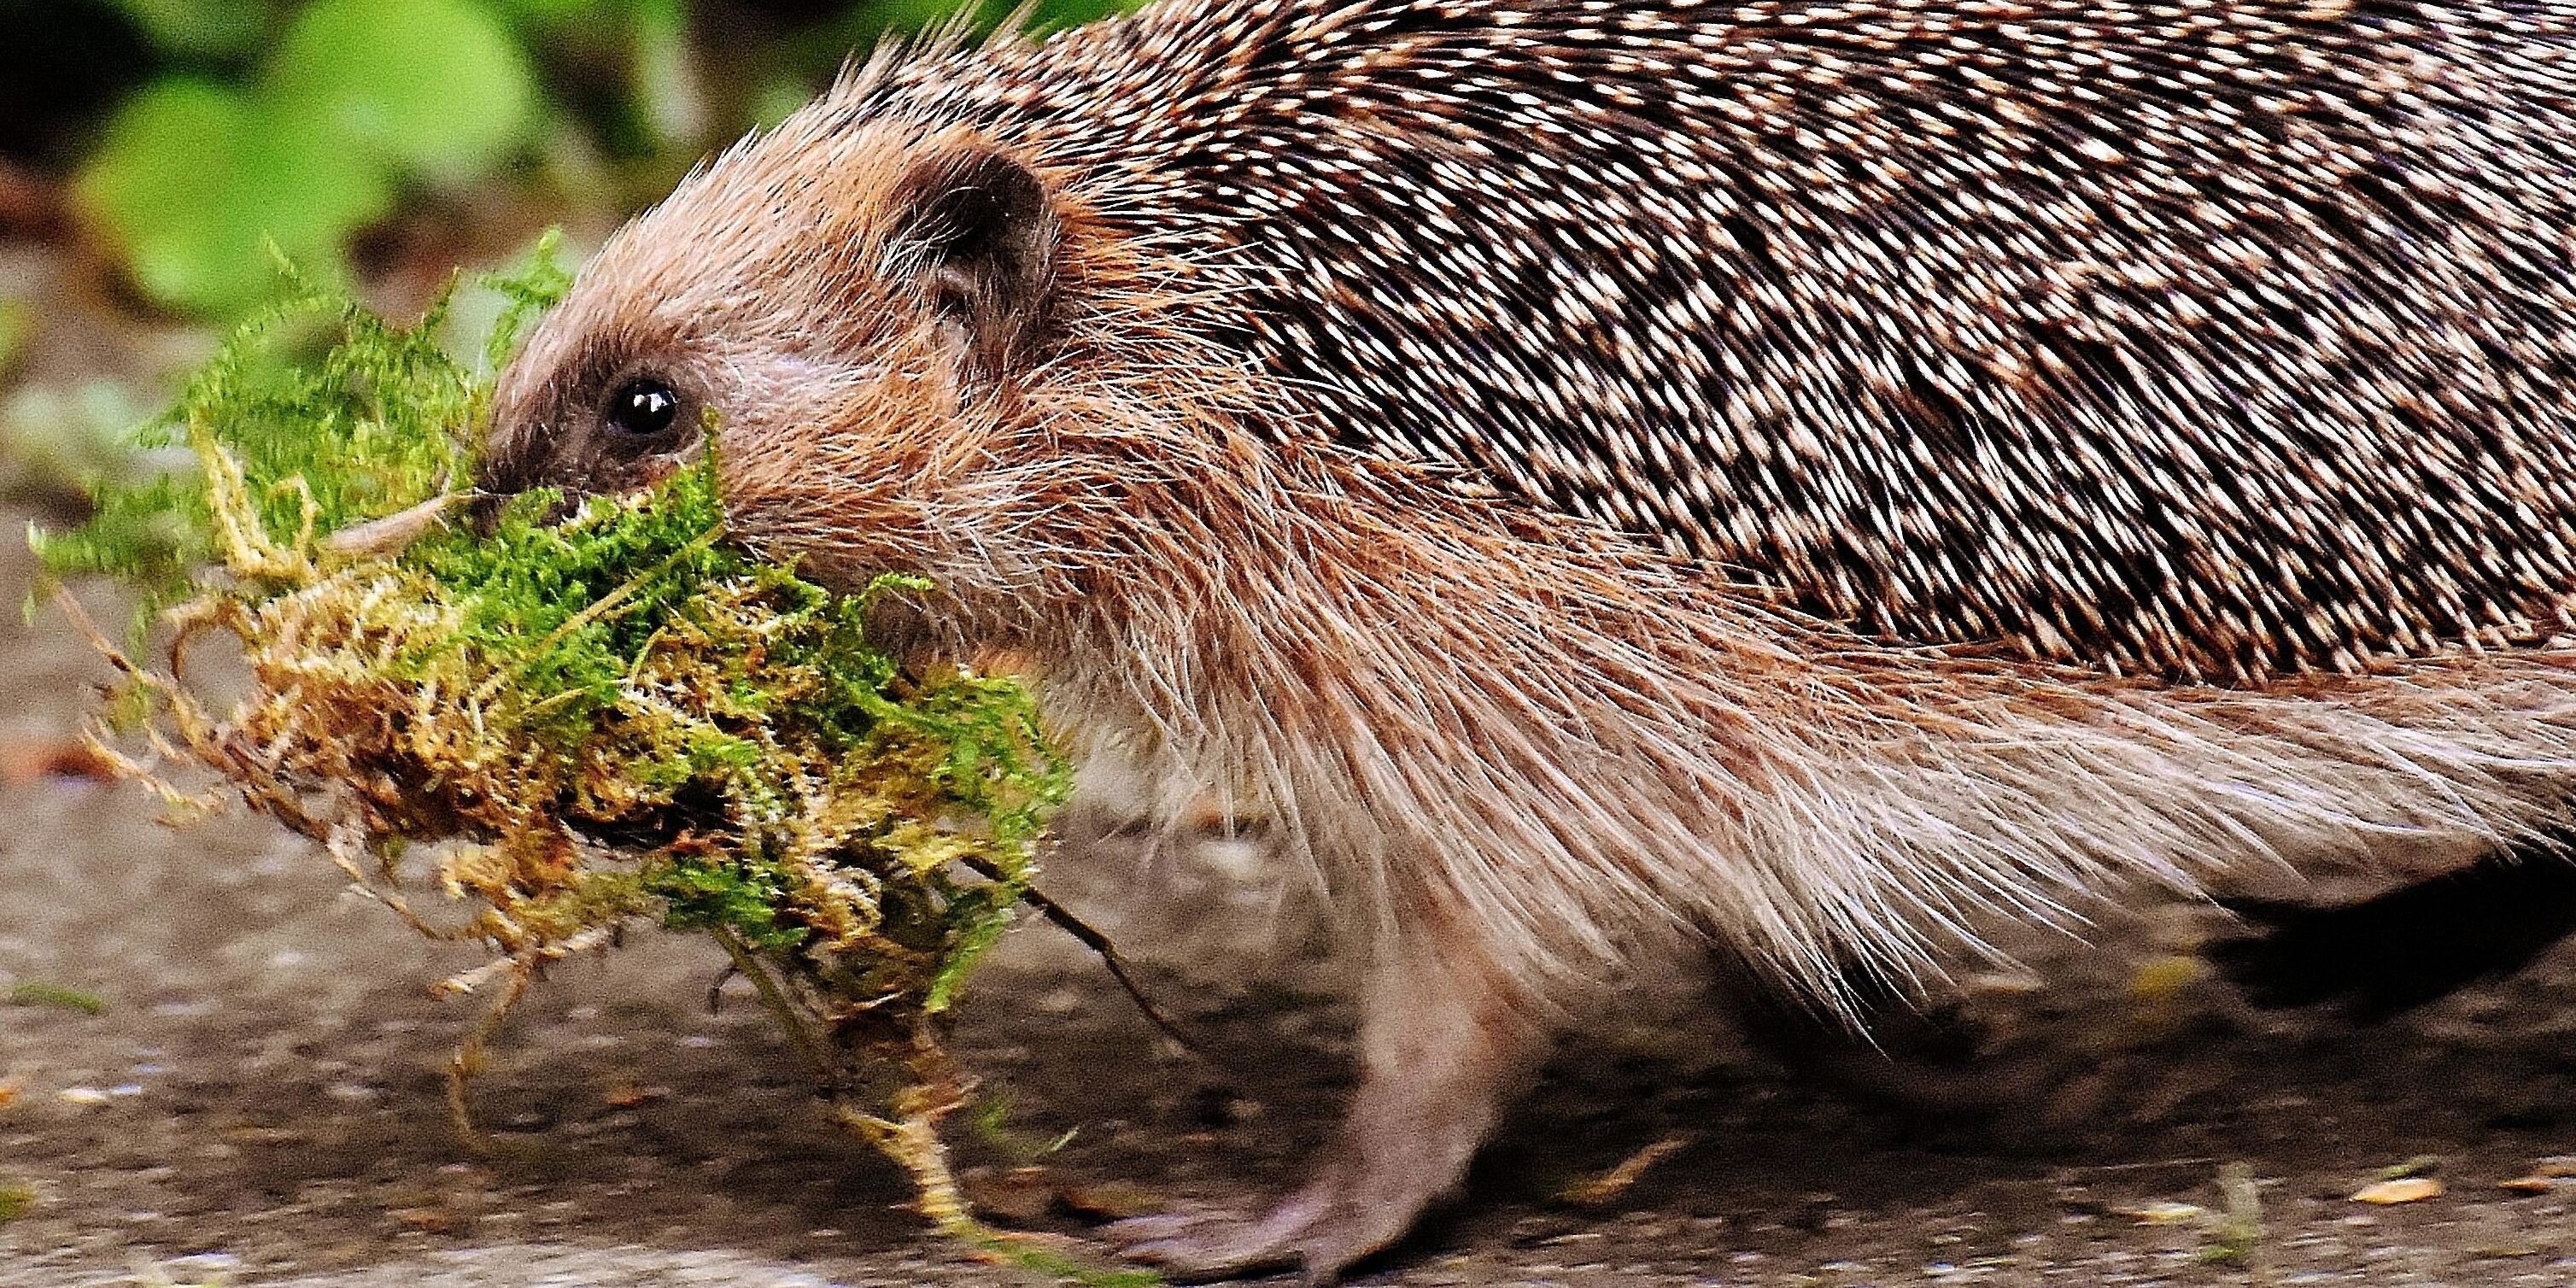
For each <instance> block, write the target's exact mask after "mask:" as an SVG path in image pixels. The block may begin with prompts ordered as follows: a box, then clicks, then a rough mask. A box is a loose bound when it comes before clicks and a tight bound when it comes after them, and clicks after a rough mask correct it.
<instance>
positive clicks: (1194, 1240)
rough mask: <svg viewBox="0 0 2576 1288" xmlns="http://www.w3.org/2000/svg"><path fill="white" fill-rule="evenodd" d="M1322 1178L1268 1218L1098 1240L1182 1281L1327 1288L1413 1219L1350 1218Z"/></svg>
mask: <svg viewBox="0 0 2576 1288" xmlns="http://www.w3.org/2000/svg"><path fill="white" fill-rule="evenodd" d="M1344 1188H1346V1187H1344V1186H1341V1185H1338V1184H1336V1183H1334V1181H1333V1180H1332V1179H1331V1178H1330V1177H1329V1176H1328V1177H1326V1178H1319V1179H1318V1180H1317V1181H1316V1182H1315V1183H1313V1184H1311V1185H1308V1186H1307V1187H1306V1188H1305V1189H1303V1190H1300V1191H1298V1192H1297V1193H1296V1194H1295V1195H1293V1196H1291V1197H1290V1198H1288V1199H1287V1200H1285V1201H1283V1202H1282V1203H1280V1204H1279V1205H1278V1206H1277V1207H1275V1208H1272V1209H1271V1210H1270V1212H1269V1214H1268V1215H1266V1216H1263V1217H1261V1218H1260V1219H1258V1220H1252V1221H1247V1220H1244V1219H1242V1218H1241V1217H1237V1216H1231V1215H1228V1214H1224V1213H1216V1212H1174V1213H1167V1214H1164V1215H1159V1216H1142V1217H1134V1218H1131V1219H1128V1220H1125V1221H1120V1222H1117V1223H1116V1224H1113V1225H1109V1226H1106V1227H1103V1228H1102V1230H1101V1231H1100V1234H1101V1237H1102V1238H1105V1239H1107V1240H1108V1241H1109V1242H1110V1243H1111V1244H1113V1245H1115V1246H1116V1247H1117V1249H1118V1252H1119V1255H1121V1256H1124V1257H1126V1258H1128V1259H1129V1260H1133V1261H1142V1262H1146V1263H1148V1264H1151V1265H1155V1266H1159V1267H1161V1268H1162V1269H1163V1271H1164V1272H1165V1273H1166V1274H1169V1275H1170V1276H1171V1277H1172V1278H1174V1279H1178V1280H1180V1281H1182V1282H1185V1283H1187V1282H1197V1281H1205V1280H1210V1279H1231V1278H1240V1277H1245V1276H1251V1275H1260V1274H1269V1273H1274V1272H1279V1271H1287V1270H1295V1271H1298V1272H1299V1273H1300V1274H1301V1275H1302V1277H1303V1278H1304V1280H1305V1282H1307V1283H1310V1284H1328V1283H1331V1282H1332V1281H1333V1279H1334V1277H1335V1276H1336V1275H1338V1274H1340V1273H1341V1270H1342V1268H1343V1267H1345V1266H1348V1265H1349V1264H1351V1263H1352V1262H1354V1261H1357V1260H1359V1259H1360V1258H1361V1257H1364V1256H1367V1255H1368V1254H1369V1253H1371V1252H1374V1251H1376V1250H1377V1249H1379V1248H1381V1247H1384V1246H1386V1245H1387V1244H1388V1243H1390V1242H1393V1241H1394V1240H1395V1238H1396V1237H1397V1236H1399V1235H1401V1234H1403V1233H1404V1229H1405V1227H1406V1226H1407V1225H1409V1224H1411V1221H1412V1213H1411V1212H1410V1211H1402V1210H1401V1209H1399V1213H1400V1214H1390V1213H1387V1212H1384V1211H1383V1210H1381V1212H1379V1213H1377V1214H1369V1213H1364V1212H1359V1211H1354V1210H1353V1208H1352V1205H1350V1204H1348V1203H1347V1202H1344V1201H1342V1200H1343V1199H1344V1198H1345V1197H1346V1196H1344V1195H1342V1194H1340V1193H1339V1191H1340V1190H1342V1189H1344Z"/></svg>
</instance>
